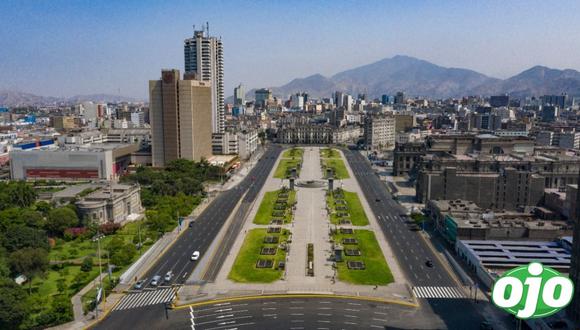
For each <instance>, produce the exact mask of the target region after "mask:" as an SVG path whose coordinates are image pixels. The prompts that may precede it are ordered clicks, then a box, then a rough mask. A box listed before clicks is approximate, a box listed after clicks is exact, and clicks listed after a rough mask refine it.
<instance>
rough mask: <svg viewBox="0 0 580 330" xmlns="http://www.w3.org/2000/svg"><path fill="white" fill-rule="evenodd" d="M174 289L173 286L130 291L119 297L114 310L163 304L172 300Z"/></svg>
mask: <svg viewBox="0 0 580 330" xmlns="http://www.w3.org/2000/svg"><path fill="white" fill-rule="evenodd" d="M174 297H175V291H174V290H173V288H167V289H160V290H152V291H143V292H139V293H130V294H128V295H126V296H124V297H123V298H122V299H121V302H119V303H118V304H117V306H115V308H114V309H113V310H114V311H117V310H125V309H132V308H138V307H143V306H150V305H156V304H163V303H167V302H170V301H172V300H173V298H174Z"/></svg>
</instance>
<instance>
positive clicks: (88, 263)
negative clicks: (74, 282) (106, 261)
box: [81, 257, 93, 273]
mask: <svg viewBox="0 0 580 330" xmlns="http://www.w3.org/2000/svg"><path fill="white" fill-rule="evenodd" d="M91 270H93V258H91V257H86V258H84V259H83V264H82V265H81V271H83V272H85V273H88V272H90V271H91Z"/></svg>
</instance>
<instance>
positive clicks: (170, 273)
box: [165, 271, 173, 282]
mask: <svg viewBox="0 0 580 330" xmlns="http://www.w3.org/2000/svg"><path fill="white" fill-rule="evenodd" d="M172 277H173V272H172V271H168V272H167V274H165V282H169V281H171V278H172Z"/></svg>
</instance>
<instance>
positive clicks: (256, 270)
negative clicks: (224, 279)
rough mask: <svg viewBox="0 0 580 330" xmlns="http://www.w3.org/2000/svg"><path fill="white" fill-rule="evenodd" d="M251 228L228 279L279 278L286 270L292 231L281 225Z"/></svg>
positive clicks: (251, 281) (267, 280)
mask: <svg viewBox="0 0 580 330" xmlns="http://www.w3.org/2000/svg"><path fill="white" fill-rule="evenodd" d="M272 228H277V229H278V230H280V231H279V232H273V231H272V229H271V228H256V229H252V230H250V231H248V233H247V235H246V238H245V239H244V243H243V245H242V247H241V249H240V252H239V253H238V256H237V258H236V260H235V262H234V265H233V267H232V270H231V271H230V274H229V276H228V278H229V279H230V280H232V281H235V282H240V283H271V282H274V281H276V280H279V279H280V278H281V277H282V275H283V273H284V269H283V267H280V266H282V265H281V264H280V263H281V262H282V263H284V262H285V260H286V251H287V248H288V245H287V244H288V243H287V241H288V239H289V237H290V231H289V230H287V229H282V228H280V227H272Z"/></svg>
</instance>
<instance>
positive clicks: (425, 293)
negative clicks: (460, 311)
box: [413, 286, 465, 299]
mask: <svg viewBox="0 0 580 330" xmlns="http://www.w3.org/2000/svg"><path fill="white" fill-rule="evenodd" d="M413 294H414V295H415V296H416V297H417V298H441V299H444V298H447V299H464V298H465V295H464V294H463V291H462V290H460V289H459V288H457V287H453V286H415V287H413Z"/></svg>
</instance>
